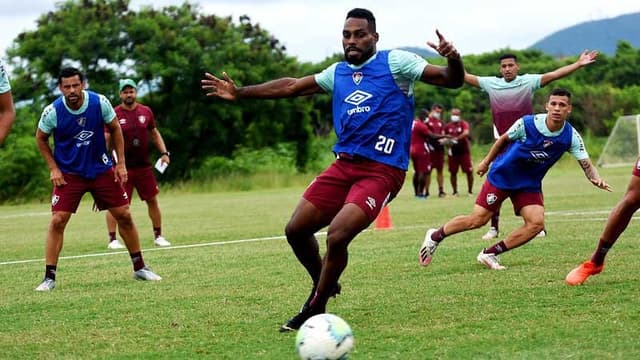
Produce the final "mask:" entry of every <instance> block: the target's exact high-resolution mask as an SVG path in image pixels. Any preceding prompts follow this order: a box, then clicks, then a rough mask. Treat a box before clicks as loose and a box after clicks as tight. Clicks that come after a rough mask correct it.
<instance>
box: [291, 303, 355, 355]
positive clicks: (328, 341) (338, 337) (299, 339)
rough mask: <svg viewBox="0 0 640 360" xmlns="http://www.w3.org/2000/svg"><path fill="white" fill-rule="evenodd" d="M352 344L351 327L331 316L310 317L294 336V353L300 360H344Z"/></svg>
mask: <svg viewBox="0 0 640 360" xmlns="http://www.w3.org/2000/svg"><path fill="white" fill-rule="evenodd" d="M353 344H354V338H353V332H351V327H349V324H347V322H346V321H344V320H342V319H341V318H340V317H338V316H336V315H333V314H318V315H315V316H312V317H310V318H309V319H308V320H307V321H305V322H304V324H302V326H300V330H298V334H297V335H296V352H297V353H298V356H299V357H300V359H302V360H341V359H346V358H347V357H348V356H349V352H350V351H351V350H352V349H353Z"/></svg>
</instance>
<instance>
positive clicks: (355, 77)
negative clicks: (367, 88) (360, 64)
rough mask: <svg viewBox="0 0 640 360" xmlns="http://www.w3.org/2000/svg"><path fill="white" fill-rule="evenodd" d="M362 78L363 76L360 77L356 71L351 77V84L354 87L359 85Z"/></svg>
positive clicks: (360, 74)
mask: <svg viewBox="0 0 640 360" xmlns="http://www.w3.org/2000/svg"><path fill="white" fill-rule="evenodd" d="M363 77H364V75H362V72H361V71H356V72H354V73H353V74H352V75H351V79H353V83H354V84H356V85H360V82H361V81H362V78H363Z"/></svg>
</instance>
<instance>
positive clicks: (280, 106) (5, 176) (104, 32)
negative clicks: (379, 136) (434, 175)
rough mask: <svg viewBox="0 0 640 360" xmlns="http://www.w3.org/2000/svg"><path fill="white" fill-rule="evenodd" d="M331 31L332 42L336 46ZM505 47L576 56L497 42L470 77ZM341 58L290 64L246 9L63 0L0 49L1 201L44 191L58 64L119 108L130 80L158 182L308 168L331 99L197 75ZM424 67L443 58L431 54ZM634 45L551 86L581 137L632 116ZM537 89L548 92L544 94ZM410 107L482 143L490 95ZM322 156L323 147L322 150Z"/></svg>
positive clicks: (441, 94) (243, 78)
mask: <svg viewBox="0 0 640 360" xmlns="http://www.w3.org/2000/svg"><path fill="white" fill-rule="evenodd" d="M340 30H341V29H336V41H340ZM504 52H512V53H515V54H516V55H517V56H518V58H519V62H520V64H521V72H522V73H543V72H546V71H550V70H552V69H555V68H557V67H559V66H562V65H565V64H568V63H570V62H573V61H575V59H576V58H577V56H578V54H576V56H575V57H572V58H565V59H556V58H553V57H551V56H549V55H545V54H544V53H542V52H540V51H538V50H523V51H516V50H511V49H503V50H500V51H495V52H491V53H486V54H481V55H470V56H465V57H464V61H465V66H466V68H467V69H468V71H469V72H471V73H474V74H477V75H492V74H496V75H497V74H498V57H499V56H500V55H501V54H502V53H504ZM341 59H342V55H341V54H335V55H333V56H331V57H328V58H327V59H325V60H323V61H321V62H319V63H307V62H300V61H298V60H297V58H295V57H294V56H291V55H289V54H287V50H286V48H285V46H283V45H282V44H281V43H280V41H279V40H278V39H276V38H275V37H274V36H273V35H271V34H270V33H269V31H268V30H267V29H263V28H262V27H261V26H260V25H259V24H255V23H253V22H252V21H251V19H250V17H248V16H241V17H240V18H239V19H237V20H236V21H234V20H233V19H232V18H230V17H220V16H217V15H214V14H204V13H202V12H201V10H200V9H199V7H198V6H197V5H194V4H192V3H189V2H185V3H183V4H182V5H179V6H167V7H163V8H160V9H156V8H152V7H142V8H140V9H139V10H137V11H136V10H133V9H131V7H130V2H129V0H67V1H65V2H60V3H57V5H56V8H55V10H54V11H52V12H49V13H46V14H43V15H41V16H40V17H39V18H38V20H37V28H36V29H35V30H33V31H25V32H23V33H20V34H19V35H18V36H17V38H16V39H14V41H13V44H12V46H11V47H10V48H9V50H8V51H7V60H8V61H7V62H8V64H9V65H10V67H11V69H12V73H11V85H12V92H13V95H14V101H15V102H16V104H17V106H18V109H17V117H16V124H15V125H14V129H13V130H12V133H11V135H10V136H9V137H8V138H7V140H6V142H5V145H4V148H3V149H2V151H0V164H2V165H1V166H0V202H3V201H6V200H7V199H15V198H16V197H17V198H32V197H33V196H46V195H48V193H49V191H50V184H49V183H48V180H47V179H48V170H47V168H46V166H45V165H44V162H42V160H41V159H40V155H39V153H38V151H37V148H36V146H35V142H34V139H33V134H34V132H35V127H36V125H37V121H38V119H39V116H40V113H41V111H42V109H43V108H44V106H46V105H47V104H48V103H50V102H51V101H53V100H54V99H55V98H56V97H57V96H59V92H58V91H57V84H56V82H57V76H58V72H59V70H60V68H62V67H63V66H68V65H72V66H76V67H78V68H80V69H81V70H82V71H83V72H84V73H85V75H86V77H87V80H88V85H89V88H90V89H92V90H94V91H96V92H99V93H102V94H104V95H106V96H107V97H109V98H110V99H111V100H112V101H113V103H114V104H117V103H119V98H118V91H117V82H118V79H121V78H124V77H131V78H134V79H136V80H138V81H139V82H140V84H141V86H140V87H139V95H140V98H139V101H140V102H142V103H144V104H147V105H149V106H150V107H151V108H152V109H153V111H154V113H155V114H156V119H157V122H158V126H159V128H160V130H161V132H162V134H163V137H164V139H165V142H166V143H167V146H168V148H169V149H170V150H171V154H172V163H171V171H170V172H168V173H167V174H166V175H167V176H166V177H165V180H168V181H189V180H190V179H192V178H193V177H194V176H195V174H198V175H201V174H202V168H203V167H207V166H211V164H212V163H214V164H215V163H218V162H216V161H213V162H212V161H211V159H212V158H216V159H219V158H233V156H234V154H236V153H237V152H242V151H246V150H247V149H250V150H260V149H273V148H277V149H282V148H287V149H291V156H292V158H293V161H294V163H295V167H296V168H297V169H298V171H301V172H304V171H308V170H309V169H310V166H311V165H310V164H314V162H316V161H317V159H318V157H319V156H320V155H319V154H318V153H317V150H315V149H316V147H314V146H313V145H314V142H315V141H316V140H317V139H322V138H325V137H327V136H330V133H331V132H332V118H331V114H332V111H331V98H330V96H328V95H327V96H322V95H320V96H317V95H316V96H314V97H306V98H297V99H281V100H243V101H240V102H225V101H223V100H219V99H212V98H207V97H205V96H204V94H203V92H202V91H201V89H200V79H201V78H202V76H203V73H204V72H205V71H210V72H214V73H216V74H217V75H220V73H221V72H222V71H223V70H224V71H226V72H227V73H229V74H230V76H231V77H232V78H234V80H235V81H236V82H237V83H238V84H239V85H243V84H254V83H259V82H263V81H265V80H269V79H273V78H277V77H282V76H296V77H297V76H303V75H308V74H313V73H316V72H318V71H321V70H322V69H324V68H325V67H326V66H328V65H329V64H331V63H333V62H335V61H339V60H341ZM429 61H430V62H434V63H438V64H443V63H444V60H443V59H439V58H434V59H429ZM639 65H640V50H639V49H634V48H633V47H632V46H631V45H630V44H628V43H626V42H620V43H619V44H618V47H617V51H616V54H615V55H614V56H611V57H607V56H605V55H603V54H601V55H600V57H599V58H598V61H597V62H596V63H595V64H592V65H590V66H587V67H585V68H583V69H581V70H580V71H577V72H575V73H574V74H572V75H571V76H569V77H567V78H564V79H561V80H558V81H556V82H554V84H553V87H566V88H568V89H570V90H571V91H572V92H573V93H574V96H575V97H574V99H575V104H574V111H573V113H572V114H573V115H572V118H571V122H572V124H573V125H574V126H575V127H576V128H578V129H579V130H580V131H582V132H586V133H588V134H592V135H595V136H606V135H607V134H608V132H609V131H610V129H611V127H612V126H613V124H614V123H615V120H616V119H617V117H618V116H619V115H622V114H631V113H640V85H639V84H638V79H639V78H640V66H639ZM546 90H547V91H549V90H550V88H549V89H546ZM546 96H547V94H546V93H545V91H538V92H537V94H536V100H535V106H534V109H535V110H536V112H542V111H544V104H543V102H544V99H545V98H546ZM415 98H416V110H419V109H420V108H428V107H429V106H430V105H431V104H432V103H435V102H437V103H441V104H443V105H444V106H445V109H450V108H452V107H458V108H460V109H462V116H463V118H465V119H466V120H467V121H469V122H470V123H471V125H472V127H473V130H472V131H473V136H474V140H475V141H478V142H481V143H489V142H491V141H492V139H493V137H492V135H491V115H490V111H489V101H488V97H487V96H486V94H484V93H482V92H481V90H479V89H477V88H473V87H470V86H465V87H463V88H462V89H457V90H447V89H441V88H436V87H433V86H427V85H424V84H422V83H417V84H416V88H415ZM326 151H327V152H329V151H330V149H328V148H327V149H326Z"/></svg>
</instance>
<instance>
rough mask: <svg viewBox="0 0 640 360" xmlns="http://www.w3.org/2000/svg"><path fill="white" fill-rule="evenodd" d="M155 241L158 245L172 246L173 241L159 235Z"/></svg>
mask: <svg viewBox="0 0 640 360" xmlns="http://www.w3.org/2000/svg"><path fill="white" fill-rule="evenodd" d="M153 243H154V244H156V246H160V247H166V246H171V243H170V242H168V241H167V239H165V238H163V237H162V236H158V237H157V238H156V239H155V240H153Z"/></svg>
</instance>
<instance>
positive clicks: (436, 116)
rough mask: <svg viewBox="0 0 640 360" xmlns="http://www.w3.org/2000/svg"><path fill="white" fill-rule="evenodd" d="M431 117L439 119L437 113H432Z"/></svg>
mask: <svg viewBox="0 0 640 360" xmlns="http://www.w3.org/2000/svg"><path fill="white" fill-rule="evenodd" d="M431 116H433V118H434V119H440V113H439V112H434V113H433V114H432V115H431Z"/></svg>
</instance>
